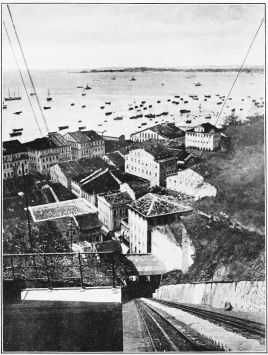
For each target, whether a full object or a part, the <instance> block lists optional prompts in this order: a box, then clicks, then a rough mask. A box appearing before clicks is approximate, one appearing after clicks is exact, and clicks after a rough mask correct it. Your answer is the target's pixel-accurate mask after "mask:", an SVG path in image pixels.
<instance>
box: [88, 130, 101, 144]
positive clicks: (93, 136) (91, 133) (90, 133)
mask: <svg viewBox="0 0 268 355" xmlns="http://www.w3.org/2000/svg"><path fill="white" fill-rule="evenodd" d="M83 134H85V135H86V136H87V137H88V138H89V139H90V140H91V141H100V140H103V138H102V137H101V136H100V135H99V134H98V133H97V132H95V131H93V130H91V131H83Z"/></svg>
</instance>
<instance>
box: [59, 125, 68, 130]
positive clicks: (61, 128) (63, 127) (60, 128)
mask: <svg viewBox="0 0 268 355" xmlns="http://www.w3.org/2000/svg"><path fill="white" fill-rule="evenodd" d="M67 128H69V126H59V131H62V130H63V129H67Z"/></svg>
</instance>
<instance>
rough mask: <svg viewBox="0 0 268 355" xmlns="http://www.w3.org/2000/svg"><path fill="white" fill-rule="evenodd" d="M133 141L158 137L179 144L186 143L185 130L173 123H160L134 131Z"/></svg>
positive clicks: (131, 136) (131, 137)
mask: <svg viewBox="0 0 268 355" xmlns="http://www.w3.org/2000/svg"><path fill="white" fill-rule="evenodd" d="M130 139H131V140H132V141H138V142H144V141H147V140H149V139H158V140H163V141H173V142H176V143H177V144H179V145H182V144H184V139H185V131H184V130H182V129H180V128H179V127H176V126H175V124H172V123H164V124H158V125H156V126H153V127H148V128H145V129H142V130H140V131H137V132H135V133H132V134H131V135H130Z"/></svg>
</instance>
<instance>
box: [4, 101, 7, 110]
mask: <svg viewBox="0 0 268 355" xmlns="http://www.w3.org/2000/svg"><path fill="white" fill-rule="evenodd" d="M4 108H7V104H5V101H3V109H4Z"/></svg>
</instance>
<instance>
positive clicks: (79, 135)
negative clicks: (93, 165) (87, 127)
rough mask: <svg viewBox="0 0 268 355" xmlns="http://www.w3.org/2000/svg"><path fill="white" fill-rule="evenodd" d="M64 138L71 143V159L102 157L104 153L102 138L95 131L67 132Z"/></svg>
mask: <svg viewBox="0 0 268 355" xmlns="http://www.w3.org/2000/svg"><path fill="white" fill-rule="evenodd" d="M64 138H65V139H66V140H67V141H68V142H69V143H70V144H71V149H72V160H79V159H83V158H94V157H102V156H103V155H104V154H105V142H104V139H103V138H102V137H101V136H100V135H99V134H97V133H96V132H95V131H92V130H91V131H83V132H81V131H77V132H68V133H66V134H65V135H64Z"/></svg>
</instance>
